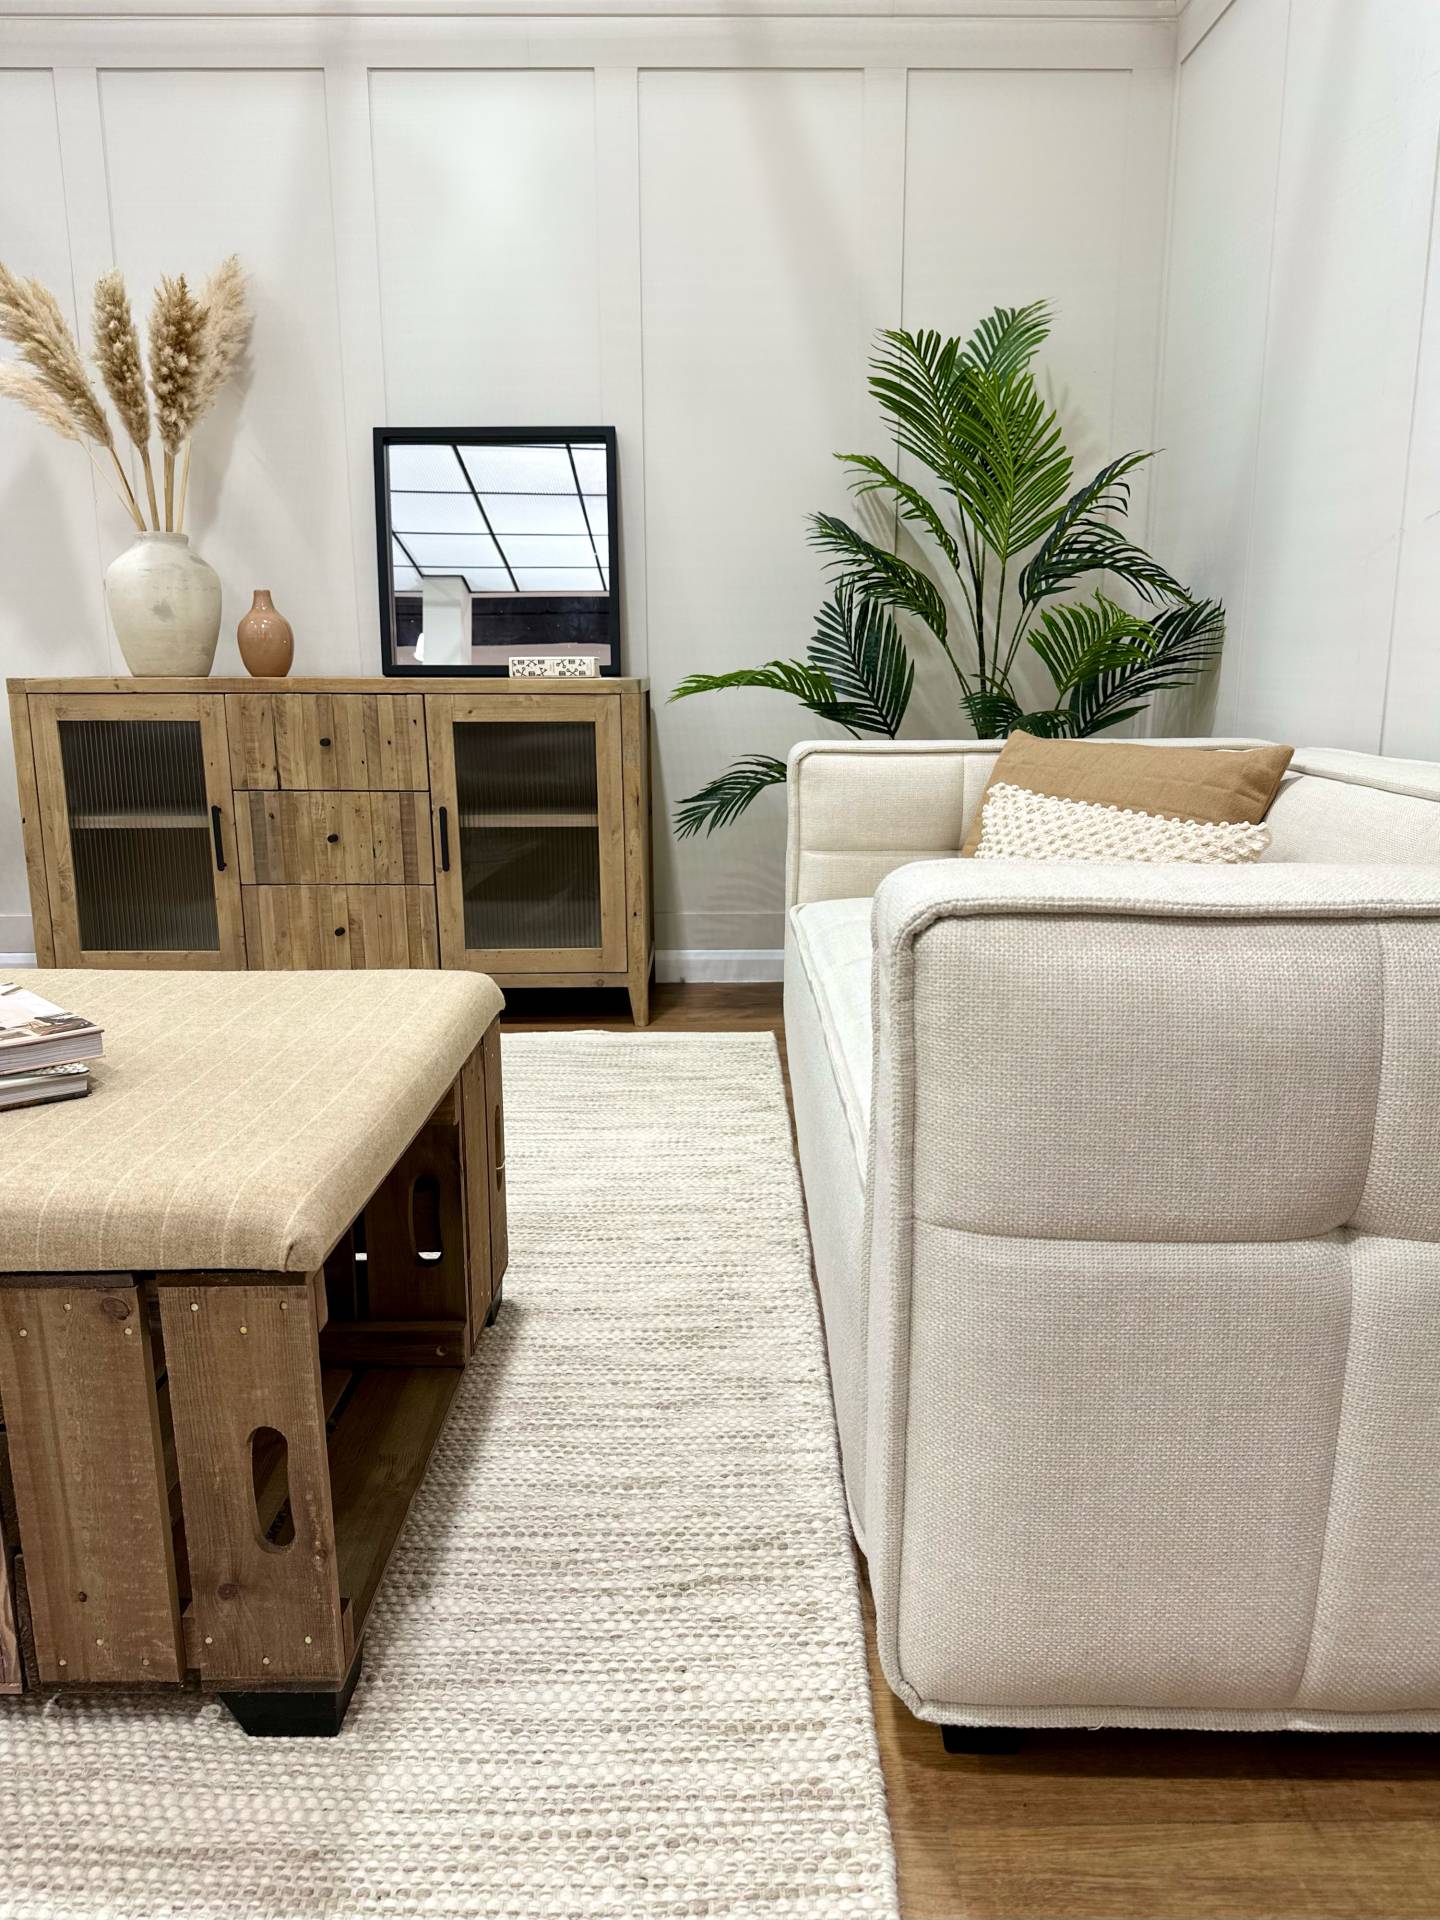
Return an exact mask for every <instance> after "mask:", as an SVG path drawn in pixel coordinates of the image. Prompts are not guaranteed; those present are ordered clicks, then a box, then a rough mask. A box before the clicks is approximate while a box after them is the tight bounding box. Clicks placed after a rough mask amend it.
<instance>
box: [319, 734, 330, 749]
mask: <svg viewBox="0 0 1440 1920" xmlns="http://www.w3.org/2000/svg"><path fill="white" fill-rule="evenodd" d="M320 744H321V746H322V747H328V746H329V744H330V736H329V734H328V733H322V734H321V736H320Z"/></svg>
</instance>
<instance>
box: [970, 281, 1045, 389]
mask: <svg viewBox="0 0 1440 1920" xmlns="http://www.w3.org/2000/svg"><path fill="white" fill-rule="evenodd" d="M1050 317H1051V316H1050V303H1049V302H1048V301H1046V300H1035V301H1032V303H1031V304H1030V305H1029V306H1028V307H996V309H995V311H994V312H993V313H988V314H986V316H985V318H984V319H983V320H982V321H981V322H980V324H979V326H978V327H976V329H975V331H974V333H972V334H971V336H970V338H969V339H968V340H967V341H966V342H965V345H964V348H963V349H962V352H963V356H964V358H965V359H966V360H968V361H970V362H971V364H972V365H974V366H976V367H979V368H980V369H981V371H982V372H985V373H993V374H994V375H995V376H996V377H997V378H998V379H1001V380H1008V379H1009V378H1010V377H1011V376H1012V375H1013V374H1017V373H1022V372H1024V370H1025V369H1026V368H1027V367H1028V366H1029V365H1030V362H1031V361H1032V360H1033V359H1034V358H1035V355H1036V354H1037V353H1038V352H1039V351H1040V349H1041V347H1043V346H1044V344H1045V342H1046V341H1047V340H1048V339H1049V338H1050Z"/></svg>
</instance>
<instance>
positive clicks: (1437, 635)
mask: <svg viewBox="0 0 1440 1920" xmlns="http://www.w3.org/2000/svg"><path fill="white" fill-rule="evenodd" d="M1437 119H1440V110H1437ZM1437 144H1440V143H1437ZM1424 301H1425V304H1424V317H1423V322H1422V328H1421V340H1420V366H1419V372H1418V377H1417V379H1416V383H1415V411H1414V415H1413V418H1412V420H1411V423H1410V449H1409V463H1408V472H1407V476H1406V488H1405V505H1404V519H1403V524H1402V528H1401V541H1400V570H1399V578H1398V580H1397V582H1396V591H1395V620H1394V626H1393V629H1392V632H1391V637H1390V674H1389V683H1388V686H1387V689H1386V702H1385V713H1384V719H1383V731H1382V734H1381V742H1380V744H1381V746H1382V748H1383V749H1384V751H1385V752H1386V753H1398V754H1406V755H1414V756H1416V757H1418V758H1420V759H1423V760H1440V199H1437V200H1435V201H1434V203H1433V204H1432V208H1431V216H1430V259H1429V267H1428V271H1427V274H1426V287H1425V295H1424Z"/></svg>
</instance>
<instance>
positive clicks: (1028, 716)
mask: <svg viewBox="0 0 1440 1920" xmlns="http://www.w3.org/2000/svg"><path fill="white" fill-rule="evenodd" d="M1074 730H1075V717H1074V715H1073V714H1072V713H1070V711H1069V710H1068V709H1067V708H1065V707H1041V708H1040V709H1039V710H1038V711H1037V712H1035V713H1022V714H1021V716H1020V718H1019V719H1018V720H1017V721H1016V722H1015V724H1014V726H1013V727H1011V729H1010V731H1011V733H1033V734H1034V735H1035V736H1036V738H1037V739H1040V740H1068V739H1069V738H1070V737H1071V735H1072V734H1073V732H1074Z"/></svg>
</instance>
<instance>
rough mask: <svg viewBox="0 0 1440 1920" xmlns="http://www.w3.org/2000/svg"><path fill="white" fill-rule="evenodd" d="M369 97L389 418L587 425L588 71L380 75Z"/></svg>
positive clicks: (594, 323) (591, 127) (591, 323)
mask: <svg viewBox="0 0 1440 1920" xmlns="http://www.w3.org/2000/svg"><path fill="white" fill-rule="evenodd" d="M370 102H371V123H372V140H373V145H374V155H375V214H376V223H377V229H378V237H379V248H380V293H381V312H382V318H383V325H384V336H385V388H386V401H387V406H388V410H389V416H390V420H391V422H392V423H393V424H395V425H397V426H452V425H456V424H464V425H467V426H469V425H478V426H535V425H543V424H546V423H553V424H555V425H565V424H573V425H581V424H585V425H588V424H590V423H591V422H592V421H594V420H595V419H596V416H597V415H598V413H599V408H600V336H599V323H598V309H597V280H596V212H595V83H594V76H593V75H592V74H590V73H570V72H554V73H482V72H471V73H388V72H385V73H381V72H377V73H374V74H372V75H371V79H370ZM607 424H608V423H607Z"/></svg>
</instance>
